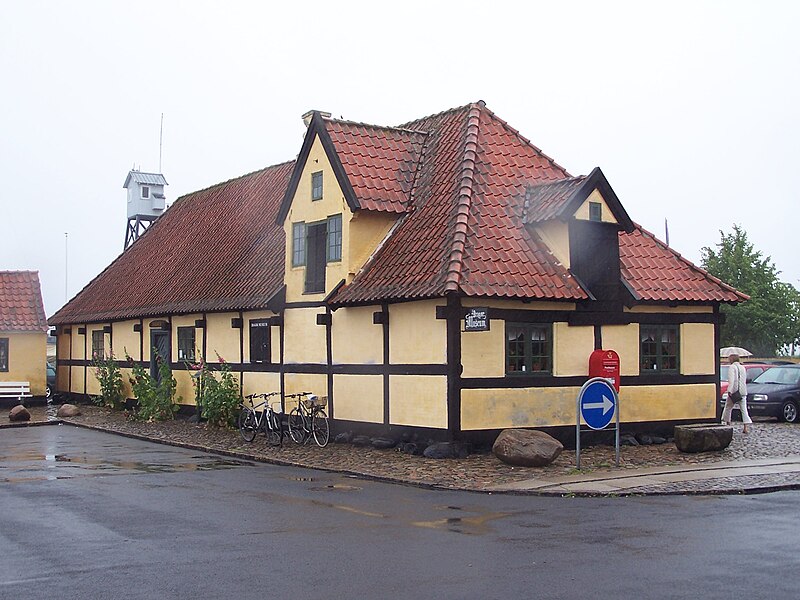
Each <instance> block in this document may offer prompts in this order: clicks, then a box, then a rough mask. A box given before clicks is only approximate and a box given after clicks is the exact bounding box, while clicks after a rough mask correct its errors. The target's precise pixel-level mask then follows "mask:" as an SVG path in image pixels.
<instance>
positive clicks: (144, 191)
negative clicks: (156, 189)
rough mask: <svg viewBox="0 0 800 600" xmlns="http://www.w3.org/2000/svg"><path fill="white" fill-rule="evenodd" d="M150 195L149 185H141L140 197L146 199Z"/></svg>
mask: <svg viewBox="0 0 800 600" xmlns="http://www.w3.org/2000/svg"><path fill="white" fill-rule="evenodd" d="M149 197H150V186H147V185H143V186H142V198H144V199H145V200H147V199H148V198H149Z"/></svg>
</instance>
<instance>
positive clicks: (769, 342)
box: [700, 225, 800, 356]
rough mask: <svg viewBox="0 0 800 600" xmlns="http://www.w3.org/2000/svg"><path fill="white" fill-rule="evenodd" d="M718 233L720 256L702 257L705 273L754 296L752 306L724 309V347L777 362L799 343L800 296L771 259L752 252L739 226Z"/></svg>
mask: <svg viewBox="0 0 800 600" xmlns="http://www.w3.org/2000/svg"><path fill="white" fill-rule="evenodd" d="M719 233H720V236H721V241H720V242H719V243H718V244H717V245H716V250H713V249H711V248H708V247H704V248H703V249H702V250H701V251H700V252H701V257H702V265H703V268H704V269H705V270H706V271H708V272H709V273H711V274H712V275H714V276H715V277H719V278H720V279H721V280H722V281H724V282H725V283H727V284H728V285H732V286H733V287H735V288H736V289H738V290H739V291H741V292H744V293H745V294H747V295H748V296H750V300H749V301H748V302H744V303H742V304H738V305H736V306H729V305H723V306H722V308H721V309H720V310H721V312H722V313H724V314H725V318H726V320H725V323H724V324H723V326H722V337H721V343H722V345H723V346H742V347H744V348H747V349H748V350H750V351H751V352H752V353H753V354H755V355H756V356H775V355H776V354H777V353H778V352H779V351H780V350H781V349H783V348H785V347H786V346H790V345H791V344H793V343H794V342H796V341H797V339H798V337H800V335H798V324H800V314H799V313H798V311H799V310H800V295H799V294H798V291H797V290H796V289H795V288H794V287H793V286H792V285H790V284H788V283H783V282H781V281H780V280H779V279H778V274H779V273H780V271H778V270H777V269H776V267H775V265H774V264H773V263H772V259H771V258H770V257H769V256H767V257H764V256H763V255H762V254H761V252H760V251H757V250H756V249H755V248H754V247H753V244H751V243H750V242H749V241H748V239H747V233H746V232H745V231H744V229H742V228H741V227H740V226H739V225H734V226H733V232H732V233H729V234H726V233H724V232H723V231H720V232H719Z"/></svg>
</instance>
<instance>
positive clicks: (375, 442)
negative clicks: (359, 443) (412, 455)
mask: <svg viewBox="0 0 800 600" xmlns="http://www.w3.org/2000/svg"><path fill="white" fill-rule="evenodd" d="M395 446H397V441H396V440H393V439H390V438H382V437H377V438H372V447H373V448H375V449H377V450H388V449H389V448H394V447H395Z"/></svg>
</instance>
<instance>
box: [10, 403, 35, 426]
mask: <svg viewBox="0 0 800 600" xmlns="http://www.w3.org/2000/svg"><path fill="white" fill-rule="evenodd" d="M8 419H9V421H14V422H19V421H30V420H31V413H29V412H28V409H27V408H25V407H24V406H22V404H18V405H17V406H15V407H14V408H12V409H11V410H10V411H9V413H8Z"/></svg>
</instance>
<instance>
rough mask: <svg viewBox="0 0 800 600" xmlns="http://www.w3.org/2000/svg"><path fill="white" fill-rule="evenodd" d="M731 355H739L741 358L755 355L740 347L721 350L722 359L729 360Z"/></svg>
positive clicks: (728, 347)
mask: <svg viewBox="0 0 800 600" xmlns="http://www.w3.org/2000/svg"><path fill="white" fill-rule="evenodd" d="M731 354H738V355H739V356H742V357H745V356H753V353H752V352H750V351H749V350H745V349H744V348H739V347H738V346H727V347H726V348H720V349H719V356H720V358H728V357H729V356H730V355H731Z"/></svg>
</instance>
